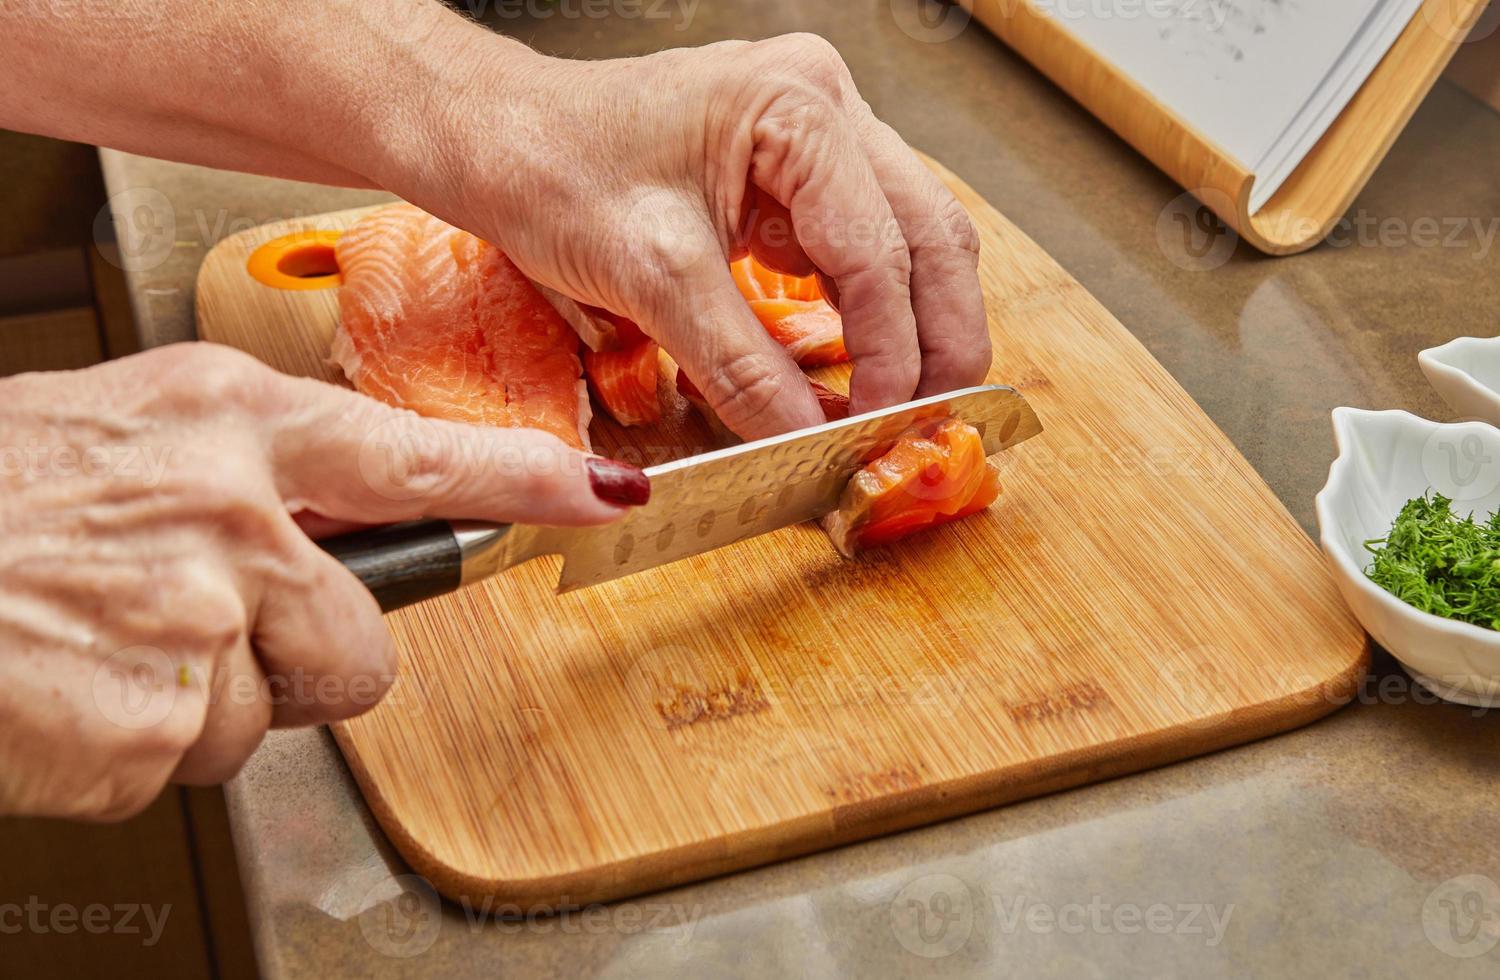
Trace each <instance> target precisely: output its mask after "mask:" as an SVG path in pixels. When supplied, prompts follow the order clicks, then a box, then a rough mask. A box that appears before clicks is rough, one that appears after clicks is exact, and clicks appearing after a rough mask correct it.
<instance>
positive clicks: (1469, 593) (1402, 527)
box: [1365, 493, 1500, 630]
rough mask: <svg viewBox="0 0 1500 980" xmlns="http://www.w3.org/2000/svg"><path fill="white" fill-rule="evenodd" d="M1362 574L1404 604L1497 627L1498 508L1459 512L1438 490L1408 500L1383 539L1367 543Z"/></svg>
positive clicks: (1499, 608)
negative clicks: (1478, 514)
mask: <svg viewBox="0 0 1500 980" xmlns="http://www.w3.org/2000/svg"><path fill="white" fill-rule="evenodd" d="M1365 550H1367V551H1369V552H1370V554H1371V555H1373V556H1374V560H1373V561H1372V562H1371V563H1370V567H1369V568H1368V569H1366V570H1365V574H1366V575H1368V576H1369V577H1370V580H1371V581H1373V582H1374V583H1375V584H1376V585H1378V586H1380V587H1381V588H1382V589H1385V590H1386V591H1387V592H1389V593H1390V594H1391V595H1393V596H1395V597H1396V598H1398V599H1400V600H1401V601H1402V602H1405V603H1406V604H1408V605H1411V606H1415V607H1416V608H1418V609H1420V610H1422V611H1423V612H1430V613H1433V614H1435V615H1438V616H1443V617H1445V618H1447V619H1457V620H1461V621H1463V622H1465V623H1473V624H1475V625H1476V626H1484V627H1488V628H1489V629H1493V630H1500V513H1497V514H1492V515H1490V518H1489V520H1487V521H1485V522H1484V523H1476V522H1475V520H1474V515H1472V514H1470V515H1469V516H1468V517H1458V516H1456V515H1455V514H1454V513H1453V501H1452V500H1449V499H1448V498H1447V497H1445V496H1443V495H1442V494H1440V493H1430V494H1423V495H1422V496H1420V497H1416V498H1414V499H1412V500H1408V501H1407V502H1406V506H1404V507H1402V508H1401V513H1400V514H1399V515H1397V517H1396V522H1395V523H1394V524H1392V525H1391V530H1390V533H1389V534H1387V535H1386V536H1385V537H1383V538H1374V539H1372V540H1370V541H1366V542H1365Z"/></svg>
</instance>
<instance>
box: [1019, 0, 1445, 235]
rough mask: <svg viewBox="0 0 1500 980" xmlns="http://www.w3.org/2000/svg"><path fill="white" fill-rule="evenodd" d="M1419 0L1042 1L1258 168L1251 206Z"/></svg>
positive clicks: (1276, 184) (1268, 192) (1293, 162)
mask: <svg viewBox="0 0 1500 980" xmlns="http://www.w3.org/2000/svg"><path fill="white" fill-rule="evenodd" d="M1421 6H1422V0H1138V2H1131V3H1112V4H1111V3H1090V2H1076V3H1074V2H1070V0H1055V3H1052V4H1046V3H1044V4H1041V5H1039V7H1040V9H1041V11H1042V12H1043V13H1045V14H1046V15H1047V16H1050V17H1054V18H1057V19H1058V20H1059V21H1060V22H1061V24H1062V26H1063V27H1064V28H1066V29H1067V30H1069V31H1071V32H1072V33H1074V34H1075V35H1077V36H1078V38H1079V39H1080V40H1082V41H1083V42H1084V43H1085V44H1087V45H1088V46H1089V47H1091V48H1093V49H1094V51H1095V52H1096V53H1097V54H1098V55H1099V56H1100V57H1102V58H1104V59H1106V60H1108V61H1111V62H1113V63H1114V64H1115V65H1116V66H1117V67H1118V68H1120V69H1121V70H1122V71H1123V72H1124V73H1125V74H1126V75H1129V76H1130V77H1131V78H1133V79H1135V80H1136V81H1137V82H1138V83H1139V84H1140V85H1141V86H1142V87H1144V88H1145V89H1146V90H1147V91H1148V92H1150V93H1151V94H1152V95H1153V96H1154V97H1155V98H1156V99H1157V100H1158V101H1159V102H1161V103H1162V104H1163V105H1164V106H1166V107H1167V108H1169V109H1171V110H1172V111H1173V112H1175V113H1177V115H1178V116H1180V117H1181V118H1182V119H1183V121H1184V122H1186V123H1188V124H1189V125H1191V126H1193V127H1194V128H1195V129H1197V130H1198V131H1199V132H1200V133H1202V134H1203V135H1204V136H1205V137H1207V138H1208V139H1210V140H1212V141H1213V142H1215V143H1217V144H1218V145H1219V147H1220V148H1222V149H1223V150H1224V152H1225V153H1227V154H1229V155H1230V156H1232V157H1234V158H1235V160H1236V162H1238V163H1239V164H1240V165H1241V166H1242V167H1243V168H1244V169H1245V170H1247V171H1249V172H1250V173H1252V174H1254V175H1255V177H1256V180H1255V186H1254V188H1253V189H1252V193H1251V197H1250V211H1251V213H1252V214H1253V213H1255V212H1257V211H1259V210H1260V208H1261V206H1262V205H1264V204H1265V202H1266V201H1268V200H1270V198H1271V197H1272V196H1273V195H1274V194H1275V193H1276V191H1277V189H1278V188H1280V187H1281V185H1282V183H1283V182H1284V181H1285V180H1286V178H1287V177H1288V176H1289V175H1290V174H1291V173H1292V171H1293V170H1295V169H1296V168H1297V165H1298V164H1299V163H1301V162H1302V159H1303V158H1304V157H1305V156H1306V155H1307V153H1308V151H1310V150H1311V149H1312V148H1313V145H1314V144H1316V143H1317V142H1318V140H1319V139H1320V138H1321V137H1322V136H1323V134H1324V133H1325V132H1327V130H1328V127H1329V126H1331V125H1332V124H1333V122H1334V120H1336V119H1337V118H1338V116H1339V113H1341V112H1343V111H1344V107H1345V106H1347V105H1348V104H1349V100H1350V99H1352V98H1353V97H1354V95H1355V93H1357V92H1358V91H1359V89H1360V86H1362V85H1364V83H1365V80H1366V79H1368V78H1369V77H1370V73H1371V72H1373V71H1374V70H1375V66H1376V65H1378V64H1379V63H1380V59H1381V58H1383V57H1385V54H1386V52H1387V51H1389V50H1390V48H1391V45H1393V44H1395V43H1396V39H1397V38H1398V37H1399V36H1400V34H1401V32H1402V31H1403V30H1405V29H1406V26H1407V24H1408V23H1410V22H1411V19H1412V17H1413V16H1415V15H1416V13H1417V11H1418V10H1419V9H1420V8H1421Z"/></svg>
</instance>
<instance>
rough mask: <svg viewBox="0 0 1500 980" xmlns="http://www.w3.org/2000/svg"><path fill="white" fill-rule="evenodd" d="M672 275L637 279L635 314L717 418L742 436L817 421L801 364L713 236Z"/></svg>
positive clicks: (818, 416)
mask: <svg viewBox="0 0 1500 980" xmlns="http://www.w3.org/2000/svg"><path fill="white" fill-rule="evenodd" d="M698 254H699V255H701V256H702V259H701V260H698V261H695V262H693V263H692V264H691V265H689V266H687V267H685V268H681V269H679V270H678V271H677V272H676V274H675V275H671V276H660V277H658V276H652V277H648V278H647V279H645V280H643V282H644V283H646V284H647V285H646V286H645V288H646V289H647V290H649V291H648V292H646V293H645V294H644V295H641V296H639V297H636V298H635V302H634V303H633V304H632V305H633V306H636V307H637V308H638V313H637V316H636V319H637V320H638V321H639V322H640V323H641V326H642V327H643V329H645V330H646V332H647V333H648V334H650V335H651V336H652V337H653V338H654V339H656V340H657V341H658V342H660V343H661V345H662V346H663V347H665V348H666V349H667V353H669V354H671V355H672V358H673V360H675V361H677V363H678V364H679V365H680V366H681V367H682V369H683V370H684V371H686V372H687V376H688V378H689V379H690V380H691V381H692V382H693V384H695V385H696V386H697V387H698V390H699V391H701V392H702V393H703V397H704V398H705V399H706V400H707V401H708V404H709V407H710V408H711V409H713V411H714V414H715V415H717V416H718V418H719V420H720V421H721V422H723V423H724V424H725V425H726V426H728V427H729V428H730V430H731V431H733V432H734V433H735V434H737V435H739V436H741V437H742V438H745V439H760V438H764V437H766V436H773V435H779V434H780V433H783V432H790V431H792V430H794V429H801V428H806V427H807V426H810V425H819V424H821V423H822V422H823V414H822V412H821V410H820V409H819V408H818V399H817V397H816V396H815V395H814V394H813V390H812V386H811V385H810V384H809V383H808V380H807V377H806V375H804V374H803V373H802V369H801V368H799V367H798V366H797V363H796V362H795V361H793V360H792V358H791V355H789V354H788V353H787V352H786V350H785V348H783V347H782V346H781V345H780V344H778V343H777V342H776V341H775V339H773V338H772V337H771V335H770V334H768V333H767V332H766V329H765V327H763V326H761V323H760V321H759V320H757V319H756V318H755V314H754V313H752V312H751V311H750V307H749V305H748V304H746V302H745V298H744V297H743V296H742V295H740V291H739V288H738V287H736V286H735V284H734V278H733V276H731V275H730V272H729V268H728V266H726V265H725V264H724V262H723V255H722V251H721V249H720V248H719V246H718V244H717V243H716V242H713V241H712V240H711V239H707V238H705V240H704V242H703V247H702V248H701V250H698Z"/></svg>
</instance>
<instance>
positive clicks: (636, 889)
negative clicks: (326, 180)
mask: <svg viewBox="0 0 1500 980" xmlns="http://www.w3.org/2000/svg"><path fill="white" fill-rule="evenodd" d="M1369 662H1370V652H1369V644H1368V641H1367V642H1366V644H1365V647H1364V650H1363V652H1362V654H1361V656H1360V657H1358V658H1356V659H1355V660H1353V661H1351V663H1350V665H1349V666H1348V668H1347V669H1346V670H1345V671H1344V672H1343V673H1341V674H1339V675H1338V676H1336V677H1332V678H1328V679H1327V680H1325V681H1322V682H1320V683H1318V684H1315V685H1313V686H1311V687H1308V688H1305V689H1303V690H1300V691H1297V692H1294V693H1291V694H1288V695H1287V696H1286V697H1284V698H1281V699H1279V700H1276V701H1269V702H1265V703H1263V704H1259V705H1253V706H1250V707H1242V708H1238V709H1235V710H1234V711H1230V712H1226V713H1225V715H1224V716H1223V720H1222V723H1220V721H1219V720H1218V719H1215V720H1214V721H1213V722H1211V723H1207V724H1202V725H1198V724H1194V725H1180V726H1177V727H1176V728H1170V729H1158V730H1157V731H1154V732H1150V733H1148V734H1144V735H1140V736H1137V737H1134V738H1128V739H1119V740H1116V741H1114V742H1110V743H1108V744H1107V745H1098V746H1090V747H1088V748H1085V749H1080V750H1078V751H1075V752H1072V753H1069V754H1066V755H1058V756H1052V757H1050V758H1048V759H1046V760H1043V761H1042V762H1041V763H1040V764H1038V763H1035V762H1032V763H1027V764H1022V765H1017V766H1012V767H1010V768H1007V769H1000V770H992V771H990V772H986V773H980V774H977V775H973V776H967V777H964V778H961V779H955V780H950V781H948V782H944V783H929V784H924V785H922V786H919V787H917V788H916V789H913V790H908V791H905V792H900V793H894V794H890V795H887V796H882V797H877V798H875V799H871V800H866V801H862V802H860V803H858V804H855V805H852V806H844V807H835V808H833V809H832V810H830V811H828V812H827V813H826V814H825V815H812V816H808V817H804V818H801V819H799V820H792V821H785V822H782V823H778V824H775V825H773V826H770V827H761V828H757V829H755V830H750V831H745V832H743V833H739V834H730V835H726V836H723V837H718V838H713V839H711V840H704V841H699V842H696V843H693V844H690V845H687V846H684V847H678V848H673V849H670V850H663V851H657V852H654V853H651V854H648V855H645V856H643V857H635V858H630V859H627V860H622V861H613V862H608V863H604V864H597V865H593V866H591V867H588V868H585V869H582V870H579V871H575V872H570V873H567V874H561V875H553V876H546V877H536V878H526V879H520V880H497V879H494V878H485V877H480V876H475V875H472V874H469V873H467V872H465V871H464V870H463V869H462V868H456V867H454V866H453V865H451V864H449V863H447V862H445V861H443V860H442V859H441V858H439V857H438V856H437V855H435V854H434V853H432V851H431V850H430V849H429V848H428V847H427V846H426V845H425V844H424V843H423V842H422V841H421V840H418V839H417V838H416V837H415V836H413V835H412V834H411V833H409V832H408V831H407V829H406V826H405V824H404V823H403V822H402V821H401V820H400V819H399V817H398V816H397V815H396V813H395V811H394V809H393V808H392V806H391V805H390V803H389V801H387V799H386V798H385V796H384V794H383V793H382V791H381V788H380V785H379V783H378V782H377V781H376V780H374V779H372V778H371V777H370V774H369V772H368V770H366V768H365V766H364V763H363V761H362V760H361V758H360V756H359V754H358V753H357V752H353V751H351V750H350V748H351V747H350V746H349V745H348V744H346V741H345V736H344V734H343V726H342V725H332V726H330V728H331V729H332V732H333V736H334V740H335V741H336V742H337V743H338V746H339V749H340V751H341V752H342V754H343V756H344V760H345V762H346V763H347V764H348V766H349V771H350V772H351V773H352V774H353V775H354V778H355V781H356V782H357V783H358V784H359V787H360V791H361V792H362V793H363V795H364V798H365V803H366V804H367V805H368V806H369V807H370V811H371V812H372V813H373V814H374V815H375V819H376V822H378V823H379V824H380V827H381V829H382V830H384V831H385V833H386V835H387V836H388V837H389V838H390V839H391V842H392V844H394V845H395V847H396V850H397V852H399V853H400V854H401V856H402V858H404V859H405V860H406V862H407V864H409V865H410V866H411V869H412V870H413V871H415V872H416V873H417V874H419V875H420V876H421V877H422V878H424V879H425V880H426V881H427V882H428V883H430V884H431V885H432V887H433V888H434V889H436V890H437V891H438V893H440V894H442V895H444V896H445V897H447V898H448V899H449V900H450V901H454V902H458V903H460V904H464V905H484V903H489V902H493V900H494V899H495V897H496V896H501V897H502V898H503V903H504V905H505V906H517V907H519V908H520V909H522V910H526V909H531V908H545V909H560V908H567V907H570V905H571V904H572V902H573V901H574V900H575V897H577V896H583V898H582V899H581V901H582V902H583V903H584V904H588V903H593V902H609V901H614V900H616V899H621V898H628V897H633V896H639V895H646V894H650V893H652V892H658V891H662V890H664V889H668V888H672V887H674V886H677V885H683V884H687V883H690V882H695V881H700V880H703V879H706V878H715V877H719V876H721V875H726V874H732V873H735V872H739V871H748V870H751V869H753V868H756V867H761V866H764V865H767V864H773V863H775V862H777V861H784V860H788V859H790V858H796V857H802V856H805V855H808V854H815V853H817V852H819V851H823V850H828V849H830V848H834V847H839V846H842V845H845V844H852V843H856V842H858V841H861V840H866V839H869V838H873V837H880V836H883V835H885V834H892V833H896V832H898V831H902V830H910V829H913V828H916V827H922V826H926V825H928V824H933V823H939V822H941V821H945V820H950V819H953V818H954V817H960V816H965V815H967V814H971V813H975V812H978V811H981V810H988V809H992V808H994V807H997V806H1002V805H1004V804H1007V803H1016V802H1020V801H1022V800H1028V799H1035V798H1037V797H1042V796H1047V795H1050V794H1052V793H1057V792H1061V791H1063V790H1068V789H1075V788H1077V787H1080V786H1084V785H1088V784H1090V783H1096V782H1102V781H1104V780H1107V779H1113V778H1115V777H1118V776H1128V775H1132V774H1134V773H1139V772H1144V771H1146V770H1150V769H1156V768H1158V767H1160V766H1165V765H1169V764H1171V763H1174V762H1182V761H1185V760H1187V759H1191V758H1194V757H1196V756H1201V755H1207V754H1209V753H1211V752H1216V751H1218V750H1220V749H1227V748H1232V747H1234V746H1237V745H1245V744H1248V743H1250V742H1254V741H1258V740H1260V739H1262V738H1270V737H1272V736H1275V735H1280V734H1284V733H1285V732H1288V731H1291V730H1293V729H1296V728H1300V727H1302V726H1304V725H1308V724H1311V723H1312V722H1314V721H1317V720H1319V719H1321V718H1324V717H1326V716H1327V715H1329V714H1332V713H1333V712H1334V711H1336V710H1337V709H1338V708H1340V707H1342V706H1343V705H1345V704H1347V703H1348V702H1349V701H1350V700H1352V698H1353V696H1354V694H1355V692H1356V690H1357V688H1358V686H1359V682H1360V679H1361V678H1362V677H1363V676H1364V674H1365V673H1366V672H1367V671H1368V669H1369ZM1023 777H1024V778H1023ZM825 816H826V819H824V817H825ZM485 907H494V906H485Z"/></svg>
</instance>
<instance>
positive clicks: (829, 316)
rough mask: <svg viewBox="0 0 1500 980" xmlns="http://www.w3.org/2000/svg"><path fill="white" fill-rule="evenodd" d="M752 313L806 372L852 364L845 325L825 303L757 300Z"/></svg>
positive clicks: (751, 302) (794, 300) (835, 311)
mask: <svg viewBox="0 0 1500 980" xmlns="http://www.w3.org/2000/svg"><path fill="white" fill-rule="evenodd" d="M750 309H752V310H754V311H755V315H756V317H757V318H759V319H760V322H761V325H762V326H764V327H765V328H766V332H767V333H769V334H770V335H771V336H772V337H774V338H776V342H777V343H778V344H780V345H781V346H783V347H785V348H786V352H787V353H788V354H790V355H792V360H794V361H796V362H797V363H798V364H799V365H801V366H802V367H805V368H811V367H827V366H828V365H830V364H842V363H844V362H845V361H847V360H849V352H848V351H847V350H845V349H844V321H843V319H842V318H840V317H839V314H838V311H837V310H835V309H834V308H833V307H831V306H829V305H828V304H827V303H826V302H824V301H823V300H818V301H817V302H813V303H809V302H805V301H803V300H796V299H757V300H751V301H750Z"/></svg>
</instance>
